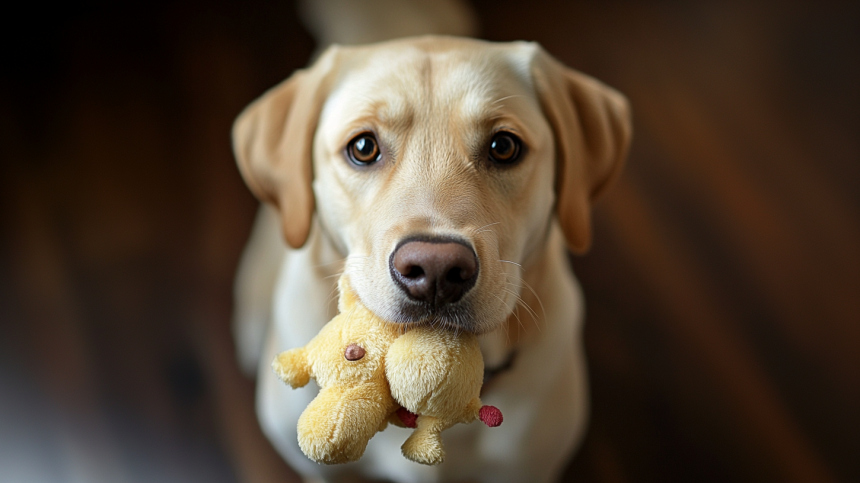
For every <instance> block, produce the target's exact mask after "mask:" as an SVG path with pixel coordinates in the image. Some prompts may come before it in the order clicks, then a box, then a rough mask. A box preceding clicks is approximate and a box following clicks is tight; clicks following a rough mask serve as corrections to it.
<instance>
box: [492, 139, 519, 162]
mask: <svg viewBox="0 0 860 483" xmlns="http://www.w3.org/2000/svg"><path fill="white" fill-rule="evenodd" d="M520 151H521V142H520V140H519V138H518V137H516V136H514V135H513V134H511V133H509V132H500V133H497V134H496V135H495V136H493V140H492V141H490V159H491V160H493V162H495V163H498V164H512V163H514V162H516V160H517V159H519V157H520Z"/></svg>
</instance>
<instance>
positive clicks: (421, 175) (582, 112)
mask: <svg viewBox="0 0 860 483" xmlns="http://www.w3.org/2000/svg"><path fill="white" fill-rule="evenodd" d="M630 138H631V121H630V111H629V106H628V103H627V101H626V99H625V98H624V97H623V96H622V95H621V94H620V93H618V92H617V91H615V90H613V89H612V88H610V87H608V86H606V85H604V84H602V83H601V82H599V81H597V80H595V79H593V78H591V77H588V76H586V75H584V74H582V73H579V72H577V71H574V70H572V69H569V68H567V67H565V66H564V65H562V64H561V63H560V62H558V61H557V60H556V59H554V58H553V57H552V56H550V55H549V54H548V53H547V52H545V51H544V50H543V49H542V48H541V47H540V46H539V45H537V44H535V43H529V42H513V43H491V42H485V41H479V40H471V39H465V38H456V37H440V36H424V37H416V38H407V39H401V40H394V41H388V42H382V43H378V44H371V45H363V46H350V47H340V46H333V47H330V48H329V49H327V50H326V51H325V52H324V53H322V54H321V55H320V57H319V58H318V59H317V60H316V62H315V63H313V65H312V66H311V67H309V68H307V69H305V70H301V71H298V72H297V73H295V74H294V75H293V76H291V77H290V78H289V79H287V80H286V81H284V82H283V83H281V84H280V85H278V86H276V87H274V88H272V89H271V90H269V91H268V92H266V93H265V94H263V96H262V97H260V98H259V99H257V100H256V101H254V102H253V103H252V104H251V105H250V106H248V107H247V108H246V109H245V110H244V111H243V112H242V113H241V114H240V116H239V117H238V119H237V120H236V122H235V124H234V128H233V144H234V151H235V155H236V158H237V162H238V165H239V169H240V171H241V174H242V176H243V178H244V180H245V182H246V183H247V185H248V186H249V188H250V189H251V191H252V192H253V193H254V194H255V195H256V196H257V197H258V198H259V199H260V200H261V201H263V202H265V205H264V207H263V208H262V209H261V211H260V213H259V215H258V219H257V221H256V222H255V227H254V231H253V233H252V237H251V240H250V242H249V245H248V247H247V249H246V252H245V254H244V256H243V260H242V262H241V266H240V270H239V274H238V277H237V285H236V287H237V299H236V304H237V309H236V310H237V312H236V313H237V316H236V321H235V330H236V336H237V340H238V352H239V355H240V358H241V360H242V363H243V365H245V366H248V367H257V368H259V373H258V376H257V377H258V393H257V410H258V416H259V419H260V422H261V424H262V427H263V430H264V432H265V433H266V435H267V436H268V438H269V439H270V440H271V441H272V443H273V444H274V445H275V447H276V448H277V450H278V451H279V452H280V453H281V454H282V455H283V457H284V458H285V459H286V460H287V461H288V462H289V464H290V465H291V466H292V467H293V468H294V469H296V471H298V472H299V473H301V474H302V475H304V476H305V477H306V478H307V479H308V481H332V482H335V481H354V480H352V479H351V478H353V477H354V476H355V475H362V476H363V477H365V478H375V479H380V480H386V481H397V482H435V481H480V482H523V481H530V482H548V481H553V480H554V479H557V478H558V476H559V474H560V472H561V471H562V470H563V469H564V466H565V464H566V462H567V461H568V459H569V457H570V455H571V454H572V453H573V451H574V450H575V448H576V447H577V446H578V444H579V443H580V441H581V439H582V436H583V433H584V428H585V426H586V422H587V414H588V390H587V375H586V363H585V359H584V353H583V347H582V340H581V328H582V320H583V301H582V295H581V290H580V287H579V285H578V283H577V281H576V279H575V277H574V275H573V273H572V271H571V269H570V266H569V262H568V258H567V257H568V254H567V250H568V249H569V250H571V251H572V252H574V253H583V252H585V251H586V250H587V249H588V247H589V246H590V243H591V222H590V216H591V215H590V212H591V205H592V202H593V200H595V199H596V198H597V197H598V196H599V195H600V194H601V193H603V192H604V191H605V190H606V189H607V187H608V186H609V185H610V184H611V182H612V181H613V180H614V179H615V178H616V177H617V176H618V175H619V173H620V171H621V169H622V166H623V164H624V159H625V157H626V153H627V150H628V146H629V143H630ZM284 240H285V241H286V244H284ZM286 245H288V246H289V247H287V246H286ZM342 273H346V274H347V275H348V276H349V279H350V280H351V282H352V285H353V288H354V290H355V292H356V293H357V295H358V297H359V298H360V299H361V301H362V302H363V303H364V304H365V305H366V306H367V307H368V308H369V309H370V310H371V311H373V312H374V313H376V314H377V315H379V316H380V317H382V318H384V319H386V320H389V321H391V322H394V323H398V324H405V325H410V326H412V325H418V324H430V325H431V326H433V327H436V328H437V330H450V329H453V330H458V331H468V332H473V333H475V334H479V336H480V340H481V349H482V353H483V356H484V360H485V364H486V367H487V370H486V374H485V376H486V377H485V384H484V390H483V393H482V399H483V400H484V401H485V403H486V404H491V405H493V406H496V407H498V408H500V409H501V410H502V411H503V412H504V415H505V423H504V424H503V425H502V426H500V427H498V428H494V429H492V430H489V429H488V428H485V427H483V425H477V424H473V425H459V426H458V427H455V428H452V429H450V430H448V431H447V432H446V433H445V435H444V438H445V445H446V447H447V448H448V451H447V456H446V460H445V462H444V463H443V464H441V465H439V466H433V467H430V466H422V465H418V464H415V463H412V462H410V461H408V460H406V459H405V458H403V457H402V456H401V455H400V454H399V453H400V446H401V445H402V443H403V441H404V440H405V439H406V437H407V436H408V432H407V431H406V430H403V429H400V428H389V429H387V430H385V431H384V432H381V433H378V434H377V435H376V436H374V438H373V439H372V440H371V442H370V444H369V446H368V448H367V451H366V453H365V455H364V456H363V458H362V459H361V460H360V461H358V462H355V463H349V464H346V465H335V466H320V465H317V464H316V463H313V462H311V461H310V460H308V459H307V458H306V457H305V456H304V455H303V454H302V453H301V451H300V450H299V447H298V443H297V441H296V423H297V420H298V418H299V415H300V414H301V412H302V411H303V409H304V408H305V407H306V406H307V404H308V403H309V402H310V401H311V400H312V398H313V397H314V395H315V392H314V390H313V389H309V388H304V389H302V390H298V391H294V390H292V389H290V388H289V387H286V386H285V385H284V384H282V383H281V382H280V381H279V380H278V379H277V377H275V375H274V374H272V372H271V369H270V363H271V361H272V360H273V358H274V357H275V355H276V354H277V353H279V352H280V351H283V350H286V349H289V348H293V347H299V346H302V345H304V344H306V343H307V342H308V341H309V340H310V339H311V338H312V337H313V336H314V335H315V334H316V333H317V332H318V331H319V330H320V329H321V328H322V327H323V326H324V324H325V323H326V322H327V321H328V320H330V319H331V318H332V317H333V316H334V315H335V314H336V284H337V279H338V277H339V275H340V274H342Z"/></svg>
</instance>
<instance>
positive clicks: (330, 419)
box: [272, 277, 502, 465]
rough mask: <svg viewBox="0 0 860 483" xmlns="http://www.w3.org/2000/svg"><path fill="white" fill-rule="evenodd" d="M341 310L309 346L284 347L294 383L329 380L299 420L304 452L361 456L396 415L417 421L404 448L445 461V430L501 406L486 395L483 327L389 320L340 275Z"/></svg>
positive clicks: (321, 457) (486, 418)
mask: <svg viewBox="0 0 860 483" xmlns="http://www.w3.org/2000/svg"><path fill="white" fill-rule="evenodd" d="M339 288H340V300H339V303H338V309H339V311H340V313H339V314H338V315H337V316H335V318H334V319H332V320H331V321H330V322H329V323H328V324H326V326H325V327H323V329H322V330H321V331H320V332H319V334H317V335H316V337H314V338H313V340H311V341H310V343H308V344H307V345H306V346H304V347H301V348H298V349H293V350H289V351H286V352H283V353H281V354H280V355H278V357H276V358H275V361H274V362H273V363H272V367H273V368H274V370H275V372H276V373H277V374H278V376H279V377H280V378H281V379H282V380H283V381H284V382H286V383H287V384H289V385H290V386H292V387H293V388H297V387H302V386H304V385H305V384H307V383H308V381H309V380H310V379H311V378H313V379H315V380H316V382H317V384H318V385H319V386H320V392H319V394H318V395H317V397H316V398H315V399H314V400H313V401H311V403H310V404H309V405H308V407H307V408H306V409H305V411H304V412H303V413H302V415H301V417H300V418H299V422H298V440H299V446H300V447H301V449H302V451H303V452H304V453H305V454H306V455H307V456H308V457H309V458H310V459H312V460H314V461H316V462H319V463H326V464H335V463H346V462H349V461H355V460H357V459H359V458H361V455H362V454H364V450H365V448H366V447H367V443H368V441H370V438H372V437H373V435H374V434H376V432H377V431H381V430H383V429H385V427H386V426H387V424H388V422H389V421H390V422H393V423H395V424H398V425H403V426H407V427H412V428H415V431H414V432H413V433H412V434H411V435H410V436H409V438H408V439H407V440H406V442H405V443H404V444H403V447H402V451H403V455H404V456H405V457H406V458H408V459H410V460H412V461H415V462H418V463H423V464H428V465H435V464H439V463H441V462H442V460H443V459H444V456H445V452H444V449H443V447H442V439H441V432H442V431H443V430H445V429H447V428H449V427H451V426H453V425H454V424H457V423H469V422H472V421H474V420H475V419H481V420H482V421H483V422H484V423H486V424H487V425H488V426H491V427H493V426H498V425H499V424H501V423H502V414H501V412H500V411H499V410H498V409H496V408H494V407H492V406H483V405H482V404H481V400H480V398H479V394H480V391H481V384H482V379H483V375H484V361H483V358H482V357H481V351H480V348H479V346H478V338H477V337H476V336H475V335H474V334H470V333H465V332H454V331H449V330H445V329H438V328H436V329H433V328H429V327H426V326H418V327H415V328H412V329H409V330H408V331H404V329H403V327H402V326H400V325H397V324H393V323H389V322H387V321H385V320H382V319H380V318H379V317H377V316H376V315H375V314H373V313H372V312H371V311H370V310H368V309H367V308H366V307H364V305H362V304H361V301H359V300H358V298H357V297H356V295H355V293H354V292H353V291H352V290H351V289H350V287H349V283H348V281H347V280H346V277H341V280H340V282H339Z"/></svg>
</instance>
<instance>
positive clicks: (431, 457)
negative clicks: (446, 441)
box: [400, 416, 445, 465]
mask: <svg viewBox="0 0 860 483" xmlns="http://www.w3.org/2000/svg"><path fill="white" fill-rule="evenodd" d="M422 419H424V421H421V419H419V421H418V429H416V430H415V431H413V432H412V434H411V435H410V436H409V438H408V439H406V442H405V443H403V446H402V447H401V448H400V450H401V451H402V452H403V456H405V457H406V458H407V459H409V460H411V461H414V462H416V463H421V464H422V465H438V464H439V463H441V462H442V461H444V460H445V450H444V448H442V435H441V433H440V431H438V430H435V429H436V428H435V426H437V425H436V424H434V423H435V422H436V421H431V422H430V423H429V424H428V421H427V419H431V418H427V417H426V416H425V417H423V418H422Z"/></svg>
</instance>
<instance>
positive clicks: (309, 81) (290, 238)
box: [233, 47, 337, 248]
mask: <svg viewBox="0 0 860 483" xmlns="http://www.w3.org/2000/svg"><path fill="white" fill-rule="evenodd" d="M336 50H337V49H336V48H335V47H332V48H329V49H328V50H327V51H326V52H325V53H324V54H323V55H322V56H321V57H320V59H319V60H317V62H315V63H314V65H313V66H311V67H310V68H308V69H305V70H300V71H297V72H296V73H295V74H293V75H292V76H291V77H290V78H289V79H287V80H285V81H284V82H282V83H280V84H278V85H277V86H275V87H273V88H271V89H269V90H268V91H267V92H266V93H265V94H263V95H262V96H260V98H258V99H257V100H255V101H254V102H252V103H251V104H250V105H249V106H248V107H246V108H245V110H244V111H242V113H241V114H239V117H238V118H236V121H235V123H234V124H233V151H234V153H235V155H236V161H237V163H238V165H239V171H241V173H242V177H243V178H244V179H245V183H247V184H248V187H249V188H250V189H251V191H252V192H253V193H254V195H255V196H256V197H257V198H258V199H260V201H264V202H266V203H271V204H273V205H275V207H277V208H278V211H279V212H280V214H281V224H282V229H283V233H284V238H285V239H286V240H287V243H289V244H290V246H291V247H293V248H299V247H301V246H302V245H304V243H305V241H306V240H307V237H308V232H309V231H310V226H311V218H312V217H313V212H314V196H313V189H312V187H311V182H312V181H313V163H312V153H313V140H314V133H315V132H316V127H317V122H318V121H319V115H320V110H321V109H322V104H323V102H324V100H325V97H326V95H327V93H328V90H329V86H328V85H327V84H328V79H329V78H330V74H331V72H332V70H333V66H334V64H335V58H336V55H337V53H336Z"/></svg>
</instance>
